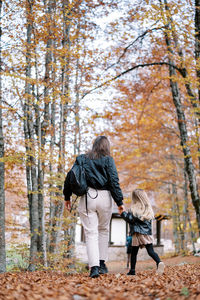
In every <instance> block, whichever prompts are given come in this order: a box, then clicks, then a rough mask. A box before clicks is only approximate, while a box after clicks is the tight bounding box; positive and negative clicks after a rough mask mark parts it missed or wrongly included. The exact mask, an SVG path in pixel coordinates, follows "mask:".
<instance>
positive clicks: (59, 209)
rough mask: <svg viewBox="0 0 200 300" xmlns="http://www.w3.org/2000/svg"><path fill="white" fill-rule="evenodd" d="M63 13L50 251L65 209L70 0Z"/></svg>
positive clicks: (57, 239) (63, 8)
mask: <svg viewBox="0 0 200 300" xmlns="http://www.w3.org/2000/svg"><path fill="white" fill-rule="evenodd" d="M62 13H63V41H62V45H63V50H64V53H65V55H64V56H63V57H62V65H63V67H62V76H61V82H62V90H61V103H60V128H59V164H58V175H59V180H60V183H59V184H58V186H57V190H58V192H57V193H56V197H57V199H58V200H57V201H56V203H55V210H54V217H53V222H52V223H53V224H52V225H53V227H52V233H51V242H50V251H51V252H54V253H55V252H56V251H57V245H58V242H59V240H60V231H61V226H62V215H63V209H64V203H63V200H60V198H61V195H62V186H63V174H64V170H65V151H66V147H65V144H66V132H67V114H68V102H69V96H70V94H69V62H70V45H71V42H70V29H71V20H70V18H69V15H70V2H69V0H63V6H62Z"/></svg>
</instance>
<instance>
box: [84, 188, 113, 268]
mask: <svg viewBox="0 0 200 300" xmlns="http://www.w3.org/2000/svg"><path fill="white" fill-rule="evenodd" d="M96 195H97V197H96ZM95 197H96V198H95ZM94 198H95V199H94ZM112 203H113V199H112V197H111V194H110V192H109V191H106V190H103V191H101V190H98V191H97V190H94V189H92V188H89V191H88V194H87V209H88V212H87V211H86V202H85V196H83V197H81V198H80V201H79V206H78V211H79V215H80V219H81V222H82V225H83V228H84V232H85V239H86V248H87V255H88V263H89V267H93V266H99V260H107V256H108V240H109V224H110V219H111V215H112Z"/></svg>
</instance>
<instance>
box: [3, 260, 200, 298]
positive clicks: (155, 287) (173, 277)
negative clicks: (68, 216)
mask: <svg viewBox="0 0 200 300" xmlns="http://www.w3.org/2000/svg"><path fill="white" fill-rule="evenodd" d="M163 261H164V262H165V264H166V268H165V272H164V274H163V275H158V274H156V272H155V265H154V263H152V261H151V260H149V261H140V262H138V264H137V274H136V276H127V275H126V272H127V269H126V263H125V262H121V263H119V262H112V263H111V262H110V263H108V267H109V271H110V272H109V274H105V275H101V276H100V277H99V278H89V276H88V272H86V273H82V274H80V273H76V274H74V275H70V276H69V275H67V274H66V273H65V272H55V271H53V270H52V271H36V272H18V273H4V274H0V300H149V299H150V300H200V258H199V257H193V256H189V257H173V258H169V259H163Z"/></svg>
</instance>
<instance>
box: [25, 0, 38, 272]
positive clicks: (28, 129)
mask: <svg viewBox="0 0 200 300" xmlns="http://www.w3.org/2000/svg"><path fill="white" fill-rule="evenodd" d="M33 3H34V1H31V0H27V1H26V17H27V33H26V34H27V41H26V45H27V46H26V83H25V100H24V105H23V111H24V136H25V147H26V157H27V160H26V174H27V189H28V200H29V209H30V211H29V214H30V231H31V242H30V263H29V270H30V271H34V270H35V269H36V263H37V259H38V257H37V242H38V227H39V218H38V186H37V171H36V159H35V144H34V124H33V116H32V107H33V105H32V93H31V83H30V79H31V45H32V40H31V39H32V33H33V21H32V13H33Z"/></svg>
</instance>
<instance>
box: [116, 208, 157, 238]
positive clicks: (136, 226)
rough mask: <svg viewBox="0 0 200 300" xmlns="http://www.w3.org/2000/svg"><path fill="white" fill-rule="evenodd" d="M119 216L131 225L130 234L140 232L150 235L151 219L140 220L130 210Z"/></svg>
mask: <svg viewBox="0 0 200 300" xmlns="http://www.w3.org/2000/svg"><path fill="white" fill-rule="evenodd" d="M121 217H122V218H123V219H124V220H125V221H126V222H128V223H129V224H130V225H131V226H130V234H131V235H133V234H134V233H136V232H137V233H141V234H147V235H152V229H151V220H150V221H147V220H145V221H141V220H140V219H138V218H137V217H134V216H133V214H132V212H128V213H127V212H125V211H124V212H123V213H122V214H121Z"/></svg>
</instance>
